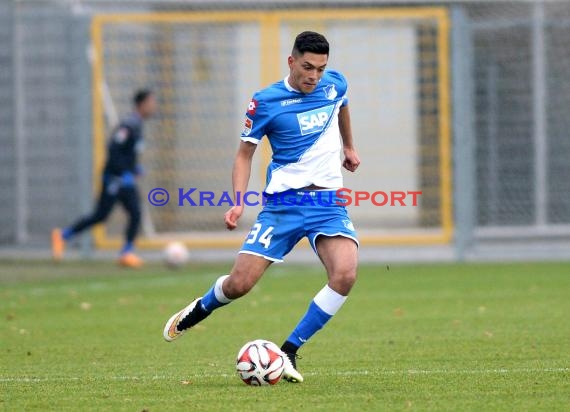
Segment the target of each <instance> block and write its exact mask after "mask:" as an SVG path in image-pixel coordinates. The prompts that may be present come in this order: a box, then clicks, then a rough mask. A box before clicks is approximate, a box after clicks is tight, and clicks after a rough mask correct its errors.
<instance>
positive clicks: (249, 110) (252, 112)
mask: <svg viewBox="0 0 570 412" xmlns="http://www.w3.org/2000/svg"><path fill="white" fill-rule="evenodd" d="M256 111H257V100H255V99H251V102H249V105H248V106H247V113H248V114H250V115H251V116H254V115H255V112H256Z"/></svg>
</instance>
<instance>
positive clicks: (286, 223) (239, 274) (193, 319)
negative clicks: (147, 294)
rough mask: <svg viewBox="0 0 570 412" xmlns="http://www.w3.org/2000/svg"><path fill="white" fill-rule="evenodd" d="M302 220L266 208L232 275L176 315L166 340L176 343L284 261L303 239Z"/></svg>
mask: <svg viewBox="0 0 570 412" xmlns="http://www.w3.org/2000/svg"><path fill="white" fill-rule="evenodd" d="M302 236H303V227H302V218H301V216H300V213H299V212H298V211H295V209H291V208H289V209H282V208H280V207H274V206H271V205H266V207H265V208H264V210H263V211H262V212H261V213H260V214H259V216H258V217H257V220H256V222H255V223H254V225H253V227H252V229H251V231H250V232H249V234H248V236H247V238H246V239H245V242H244V244H243V246H242V249H241V251H240V253H239V254H238V256H237V258H236V261H235V263H234V266H233V268H232V270H231V271H230V273H229V275H224V276H221V277H220V278H218V279H217V280H216V282H214V285H212V287H211V288H210V289H209V290H208V292H206V294H205V295H204V296H203V297H202V298H197V299H195V300H194V301H193V302H191V303H190V305H188V306H187V307H185V308H184V309H182V310H181V311H179V312H177V313H175V314H174V315H172V317H171V318H170V319H169V320H168V322H167V323H166V325H165V327H164V332H163V335H164V339H166V340H167V341H172V340H174V339H176V338H178V337H179V336H180V335H182V333H184V332H185V331H186V330H188V329H189V328H191V327H192V326H194V325H195V324H196V323H198V322H200V321H202V320H203V319H205V318H206V317H207V316H208V315H210V313H212V311H214V310H216V309H218V308H219V307H221V306H224V305H227V304H228V303H230V302H231V301H232V300H234V299H237V298H239V297H241V296H243V295H245V294H246V293H247V292H249V291H250V290H251V288H252V287H253V286H254V285H255V284H256V283H257V281H258V280H259V279H260V278H261V276H262V275H263V273H264V272H265V270H266V269H267V268H268V267H269V265H270V264H271V263H272V262H280V261H282V259H283V256H285V255H286V254H287V253H289V252H290V251H291V249H292V248H293V246H294V245H295V244H296V243H297V242H298V241H299V240H300V239H301V238H302Z"/></svg>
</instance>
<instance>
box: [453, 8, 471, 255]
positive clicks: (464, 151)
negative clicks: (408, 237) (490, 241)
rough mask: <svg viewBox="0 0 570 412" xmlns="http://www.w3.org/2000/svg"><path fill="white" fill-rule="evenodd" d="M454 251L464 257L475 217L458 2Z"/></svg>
mask: <svg viewBox="0 0 570 412" xmlns="http://www.w3.org/2000/svg"><path fill="white" fill-rule="evenodd" d="M451 22H452V29H451V67H452V73H453V76H452V89H453V90H452V96H453V105H452V107H453V137H454V139H453V159H454V182H455V185H454V195H455V199H454V200H455V202H454V203H455V222H456V224H455V253H456V259H458V260H464V259H465V257H466V253H467V252H468V249H469V247H470V246H471V245H472V243H473V230H474V228H475V220H476V210H477V208H476V187H475V131H474V126H475V125H474V117H473V114H474V110H475V109H474V107H473V96H474V84H473V39H472V33H471V27H470V22H469V18H468V16H467V14H466V12H465V10H464V8H463V7H461V6H453V7H452V10H451Z"/></svg>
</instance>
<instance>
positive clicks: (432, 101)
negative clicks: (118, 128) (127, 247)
mask: <svg viewBox="0 0 570 412" xmlns="http://www.w3.org/2000/svg"><path fill="white" fill-rule="evenodd" d="M304 30H314V31H319V32H322V33H323V34H324V35H325V36H326V37H327V38H328V40H329V42H330V43H331V55H330V59H329V67H331V68H335V69H337V70H339V71H341V72H343V73H344V74H345V76H346V77H347V79H348V82H349V105H350V108H351V117H352V124H353V134H354V138H355V142H356V147H357V149H358V151H359V154H360V156H361V160H362V165H361V167H360V169H359V170H358V172H357V173H355V174H350V173H349V172H346V171H345V173H344V175H345V187H347V188H350V189H351V190H353V192H355V191H366V192H369V193H372V192H376V191H383V192H385V193H387V194H388V195H389V194H390V192H393V191H403V192H408V191H421V192H422V194H421V195H420V196H418V197H417V204H416V205H415V206H414V205H412V198H411V197H410V196H408V197H407V198H406V200H405V204H406V205H405V206H402V205H400V204H399V203H398V202H396V204H395V205H394V206H390V202H388V204H387V205H385V206H377V205H374V204H373V203H372V202H370V201H369V200H366V201H362V202H361V203H360V204H359V206H352V207H350V208H349V213H350V215H351V217H352V219H353V221H354V223H355V225H356V227H357V230H358V231H359V234H360V236H361V238H362V242H363V244H366V243H368V244H422V243H423V244H431V243H446V242H449V241H450V238H451V234H452V217H451V187H450V184H451V182H450V179H451V170H450V130H449V122H450V119H449V84H448V63H449V62H448V59H449V56H448V44H447V42H448V40H447V39H448V33H447V30H448V16H447V12H446V10H445V9H443V8H410V9H403V8H400V9H386V8H375V9H354V10H352V9H342V10H340V9H339V10H335V9H323V10H304V9H299V10H291V9H288V10H280V11H279V10H273V11H263V12H255V11H216V12H208V11H197V12H188V13H186V12H185V13H148V14H108V15H107V14H106V15H97V16H95V17H94V18H93V22H92V42H93V59H92V64H93V127H94V146H93V153H94V169H95V170H94V176H96V177H97V176H98V175H99V174H100V170H101V167H102V165H103V162H104V156H105V141H106V138H107V135H108V134H109V132H110V130H111V129H112V127H114V124H113V119H114V118H116V117H117V116H118V115H121V114H124V113H126V112H128V111H129V110H130V98H131V95H132V93H133V91H134V90H135V89H137V88H139V87H151V88H152V89H153V90H154V91H155V92H156V94H157V97H158V99H159V102H160V108H159V113H158V115H157V116H156V117H155V118H154V119H153V120H150V121H149V122H148V123H147V125H146V126H145V151H144V153H143V155H142V163H143V164H144V166H145V169H146V175H145V176H144V178H143V179H141V186H140V187H141V200H142V202H143V203H144V214H145V219H144V222H145V223H144V225H143V226H144V231H143V232H144V236H143V238H142V239H141V240H140V242H139V243H140V245H141V246H142V247H144V246H160V245H162V244H163V243H164V242H166V241H168V240H171V239H174V238H176V239H180V240H183V241H185V242H186V243H187V244H189V245H190V246H193V247H200V246H203V247H212V246H225V245H228V246H229V245H232V246H233V245H237V244H239V243H240V242H241V241H242V239H243V236H244V234H245V233H246V232H247V231H248V230H249V228H250V226H251V224H252V223H253V221H254V219H255V216H256V213H257V212H258V211H259V210H260V207H259V206H257V207H256V206H251V207H246V212H245V215H244V217H243V218H242V220H241V221H240V231H237V232H236V233H233V232H232V233H229V232H227V231H226V230H225V227H224V224H223V214H224V212H225V211H226V210H227V208H228V206H227V203H224V204H223V205H222V206H209V205H208V203H207V202H202V203H203V206H200V205H199V204H200V196H199V194H198V192H200V191H203V192H204V191H208V192H213V193H214V203H217V202H218V200H219V199H220V197H221V196H222V194H223V192H224V191H227V192H229V193H231V190H232V188H231V168H232V162H233V157H234V155H235V152H236V149H237V147H238V145H239V141H240V139H239V135H240V132H241V130H242V129H243V122H244V113H245V111H246V109H247V105H248V102H249V100H250V98H251V96H252V94H253V93H254V92H255V91H257V90H258V89H260V88H262V87H265V86H267V85H269V84H271V83H273V82H275V81H277V80H279V79H282V78H284V77H285V75H286V74H287V71H288V69H287V65H286V60H287V56H288V54H289V53H290V49H291V46H292V43H293V39H294V37H295V36H296V34H298V33H299V32H301V31H304ZM112 113H114V114H112ZM270 156H271V153H270V149H269V147H268V145H267V144H266V143H265V144H264V145H263V146H262V147H260V148H258V150H257V152H256V155H255V160H254V166H253V171H252V176H251V181H250V186H249V187H250V190H255V191H258V192H260V191H262V190H263V186H264V179H265V167H266V165H267V162H268V160H269V159H270ZM96 179H97V180H95V185H96V188H97V189H98V183H99V182H98V178H96ZM154 188H163V189H165V190H167V191H168V193H169V195H170V200H169V202H168V204H166V205H164V206H153V205H152V204H151V203H150V202H149V199H148V195H149V192H150V191H151V190H152V189H154ZM192 188H195V189H196V190H195V192H193V194H192V196H191V197H192V199H193V200H194V202H195V203H196V204H197V206H193V205H191V203H190V202H188V201H184V199H182V200H183V205H182V206H180V205H179V200H180V199H179V198H180V196H179V195H180V191H182V193H187V192H188V190H191V189H192ZM378 199H380V200H381V198H378ZM118 219H119V217H118V216H116V214H115V216H113V217H112V219H111V220H110V222H109V223H108V224H107V226H106V227H105V228H101V229H99V230H98V231H97V232H96V233H95V240H96V244H97V245H98V246H100V247H105V246H114V245H115V244H116V243H117V242H118V238H119V236H120V233H121V231H122V227H123V225H122V223H120V221H119V220H118Z"/></svg>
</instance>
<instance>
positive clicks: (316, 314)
mask: <svg viewBox="0 0 570 412" xmlns="http://www.w3.org/2000/svg"><path fill="white" fill-rule="evenodd" d="M303 214H304V216H305V227H306V231H307V237H308V238H309V242H310V243H311V246H312V247H313V249H314V251H315V252H316V253H317V255H318V256H319V259H320V260H321V262H322V263H323V265H324V266H325V269H326V271H327V275H328V283H327V285H325V286H324V287H323V288H322V289H321V290H320V291H319V292H318V293H317V295H316V296H315V297H314V299H313V300H312V301H311V303H310V304H309V308H308V309H307V312H306V313H305V315H304V316H303V317H302V319H301V320H300V322H299V323H298V324H297V326H296V327H295V329H294V330H293V332H292V333H291V334H290V335H289V337H288V338H287V340H286V341H285V342H284V344H283V346H282V347H281V349H282V350H283V352H285V353H286V354H287V355H288V358H289V361H290V364H291V366H292V368H286V370H285V374H284V378H285V379H286V380H289V381H292V382H298V381H302V377H301V379H298V376H296V375H297V374H298V372H297V371H296V362H295V359H296V354H297V350H298V349H299V348H300V347H301V346H302V345H303V344H304V343H306V342H307V341H308V340H309V339H310V338H311V337H312V336H313V335H314V334H315V333H316V332H317V331H319V330H320V329H321V328H322V327H323V326H324V325H325V324H326V323H327V322H328V321H329V320H330V319H331V318H332V316H333V315H334V314H335V313H336V312H337V311H338V310H339V309H340V307H341V306H342V304H343V303H344V301H345V300H346V296H347V295H348V292H349V291H350V289H351V287H352V285H353V284H354V282H355V280H356V269H357V258H358V241H357V237H356V232H355V230H354V226H353V224H352V222H351V221H350V218H349V217H348V214H347V212H346V209H345V208H344V207H342V206H336V205H335V204H334V203H333V204H331V205H328V206H327V205H321V204H317V205H315V206H314V207H311V206H307V207H304V208H303ZM299 376H300V375H299Z"/></svg>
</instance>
